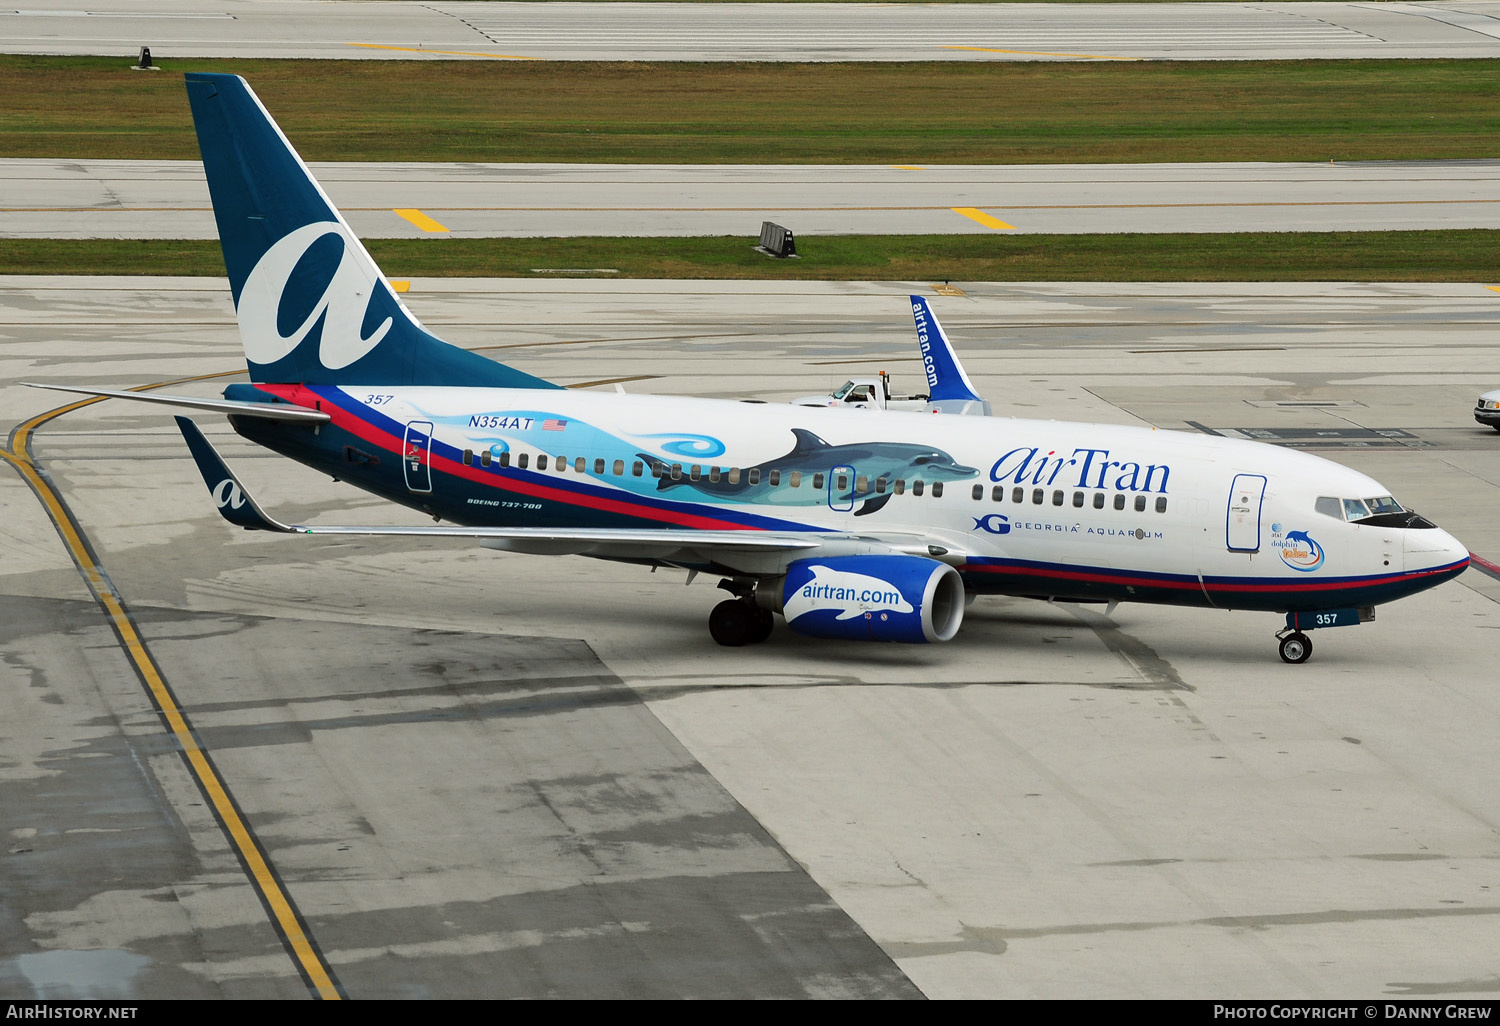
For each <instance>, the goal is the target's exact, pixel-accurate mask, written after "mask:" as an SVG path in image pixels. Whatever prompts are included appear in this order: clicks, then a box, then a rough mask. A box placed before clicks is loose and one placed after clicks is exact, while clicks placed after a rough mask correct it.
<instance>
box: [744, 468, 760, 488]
mask: <svg viewBox="0 0 1500 1026" xmlns="http://www.w3.org/2000/svg"><path fill="white" fill-rule="evenodd" d="M746 476H747V477H749V478H750V483H751V484H753V485H754V484H760V468H759V467H751V468H750V472H749V474H747V475H746Z"/></svg>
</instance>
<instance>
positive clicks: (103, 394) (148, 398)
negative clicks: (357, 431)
mask: <svg viewBox="0 0 1500 1026" xmlns="http://www.w3.org/2000/svg"><path fill="white" fill-rule="evenodd" d="M21 384H23V385H26V386H28V387H30V388H50V389H52V390H53V391H56V392H77V393H78V394H80V395H92V396H98V397H99V398H101V399H133V400H135V401H136V402H142V403H158V404H160V405H163V406H183V407H186V408H188V409H190V410H208V411H210V412H212V413H228V414H241V415H244V416H248V417H261V418H263V419H265V420H293V421H298V422H300V423H303V424H326V423H328V421H329V419H330V418H329V416H328V414H326V413H323V412H322V411H321V410H309V409H307V408H306V407H305V406H293V405H292V404H291V403H247V402H235V401H234V400H231V399H199V398H198V397H197V396H187V395H156V394H154V393H151V392H122V391H119V390H118V389H113V388H78V387H75V386H73V385H42V384H38V383H37V382H34V381H23V382H21ZM179 419H180V418H179Z"/></svg>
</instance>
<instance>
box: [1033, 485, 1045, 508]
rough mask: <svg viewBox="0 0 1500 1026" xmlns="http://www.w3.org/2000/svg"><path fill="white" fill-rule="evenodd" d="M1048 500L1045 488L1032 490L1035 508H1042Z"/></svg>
mask: <svg viewBox="0 0 1500 1026" xmlns="http://www.w3.org/2000/svg"><path fill="white" fill-rule="evenodd" d="M1046 499H1047V491H1046V489H1044V488H1033V489H1032V490H1031V502H1032V505H1034V506H1040V505H1041V504H1042V503H1043V502H1045V501H1046Z"/></svg>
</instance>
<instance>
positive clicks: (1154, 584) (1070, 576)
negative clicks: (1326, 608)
mask: <svg viewBox="0 0 1500 1026" xmlns="http://www.w3.org/2000/svg"><path fill="white" fill-rule="evenodd" d="M963 569H964V571H965V572H972V573H991V574H1010V575H1012V576H1017V577H1045V578H1047V579H1048V580H1054V581H1055V580H1062V581H1087V582H1090V583H1095V584H1132V585H1137V586H1140V587H1146V588H1176V589H1179V590H1182V591H1197V590H1199V589H1200V588H1206V589H1207V590H1208V591H1209V592H1210V593H1214V592H1227V591H1233V592H1247V591H1248V592H1277V591H1299V592H1307V591H1337V590H1342V589H1348V588H1369V587H1379V586H1380V585H1384V584H1393V583H1395V582H1397V581H1412V580H1418V579H1420V578H1423V577H1431V576H1433V575H1434V574H1444V573H1451V572H1452V571H1454V570H1455V569H1462V567H1461V566H1460V565H1459V564H1458V563H1450V564H1449V565H1448V566H1439V567H1432V568H1431V569H1428V570H1414V571H1412V572H1410V573H1400V574H1385V575H1383V576H1380V577H1356V578H1353V579H1350V578H1344V579H1342V580H1333V581H1305V580H1297V579H1294V578H1287V579H1286V580H1284V581H1273V582H1270V583H1267V584H1251V583H1249V582H1244V583H1241V582H1236V581H1224V580H1213V581H1210V580H1206V579H1205V580H1204V581H1202V582H1199V581H1197V580H1181V579H1177V580H1163V579H1160V578H1156V577H1144V576H1138V575H1134V574H1128V573H1115V574H1108V573H1085V572H1083V571H1079V570H1057V569H1052V568H1048V567H1035V566H994V565H981V566H974V565H972V564H970V565H965V566H964V568H963Z"/></svg>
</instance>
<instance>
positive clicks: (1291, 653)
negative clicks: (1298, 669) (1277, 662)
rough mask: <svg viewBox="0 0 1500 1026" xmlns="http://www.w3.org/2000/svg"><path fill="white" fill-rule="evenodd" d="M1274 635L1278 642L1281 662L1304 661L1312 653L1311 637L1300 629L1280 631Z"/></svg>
mask: <svg viewBox="0 0 1500 1026" xmlns="http://www.w3.org/2000/svg"><path fill="white" fill-rule="evenodd" d="M1276 637H1277V639H1278V640H1279V642H1280V652H1281V661H1282V662H1284V663H1305V662H1307V657H1308V656H1310V655H1312V639H1311V638H1309V637H1308V636H1307V635H1306V634H1303V633H1302V632H1301V631H1291V632H1290V633H1288V632H1287V631H1280V632H1278V633H1277V635H1276Z"/></svg>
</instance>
